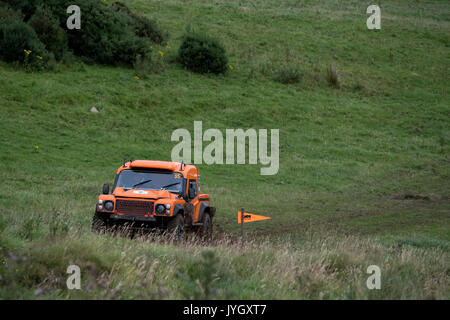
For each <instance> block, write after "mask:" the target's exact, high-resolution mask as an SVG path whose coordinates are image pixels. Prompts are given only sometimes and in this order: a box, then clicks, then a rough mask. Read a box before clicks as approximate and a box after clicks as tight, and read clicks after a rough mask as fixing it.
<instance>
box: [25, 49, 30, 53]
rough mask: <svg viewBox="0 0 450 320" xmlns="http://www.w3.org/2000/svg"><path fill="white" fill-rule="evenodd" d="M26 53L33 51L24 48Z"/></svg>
mask: <svg viewBox="0 0 450 320" xmlns="http://www.w3.org/2000/svg"><path fill="white" fill-rule="evenodd" d="M23 51H24V52H25V53H26V54H30V53H31V50H26V49H25V50H23Z"/></svg>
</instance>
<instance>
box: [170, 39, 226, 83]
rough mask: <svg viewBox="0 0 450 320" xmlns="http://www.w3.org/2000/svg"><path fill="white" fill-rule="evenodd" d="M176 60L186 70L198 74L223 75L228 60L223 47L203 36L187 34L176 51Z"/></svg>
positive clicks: (214, 40)
mask: <svg viewBox="0 0 450 320" xmlns="http://www.w3.org/2000/svg"><path fill="white" fill-rule="evenodd" d="M178 60H179V62H180V63H181V65H182V66H184V67H185V68H186V69H188V70H191V71H193V72H198V73H215V74H219V73H224V72H225V71H226V70H227V63H228V58H227V57H226V54H225V49H224V48H223V46H222V45H221V44H220V43H219V42H218V41H217V40H216V39H213V38H210V37H208V36H206V35H203V34H196V33H192V34H188V35H186V36H185V37H184V39H183V42H182V44H181V47H180V49H179V50H178Z"/></svg>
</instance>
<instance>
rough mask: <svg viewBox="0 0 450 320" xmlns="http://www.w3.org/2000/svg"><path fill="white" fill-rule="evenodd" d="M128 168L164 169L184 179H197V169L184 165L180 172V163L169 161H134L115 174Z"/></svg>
mask: <svg viewBox="0 0 450 320" xmlns="http://www.w3.org/2000/svg"><path fill="white" fill-rule="evenodd" d="M130 168H153V169H166V170H171V171H177V172H181V173H182V174H183V176H184V177H186V176H187V175H188V174H189V175H190V176H195V177H197V172H198V171H197V168H196V167H195V166H193V165H189V164H184V165H183V170H182V171H180V168H181V163H180V162H171V161H153V160H134V161H132V162H127V163H125V166H121V167H119V169H118V170H117V173H119V172H120V171H122V170H125V169H130Z"/></svg>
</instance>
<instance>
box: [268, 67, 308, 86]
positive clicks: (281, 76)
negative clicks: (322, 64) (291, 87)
mask: <svg viewBox="0 0 450 320" xmlns="http://www.w3.org/2000/svg"><path fill="white" fill-rule="evenodd" d="M302 77H303V74H302V73H301V72H300V69H299V68H298V67H297V66H293V65H284V66H282V67H281V68H280V69H279V70H278V74H277V75H276V78H275V80H276V81H278V82H280V83H284V84H288V83H298V82H300V80H301V79H302Z"/></svg>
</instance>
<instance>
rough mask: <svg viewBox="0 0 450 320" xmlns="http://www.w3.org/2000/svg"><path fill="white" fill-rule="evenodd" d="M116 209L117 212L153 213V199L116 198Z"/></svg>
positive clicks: (137, 214)
mask: <svg viewBox="0 0 450 320" xmlns="http://www.w3.org/2000/svg"><path fill="white" fill-rule="evenodd" d="M116 209H117V212H118V213H123V214H129V215H136V216H143V215H146V214H152V213H153V201H139V200H122V199H117V200H116Z"/></svg>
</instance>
